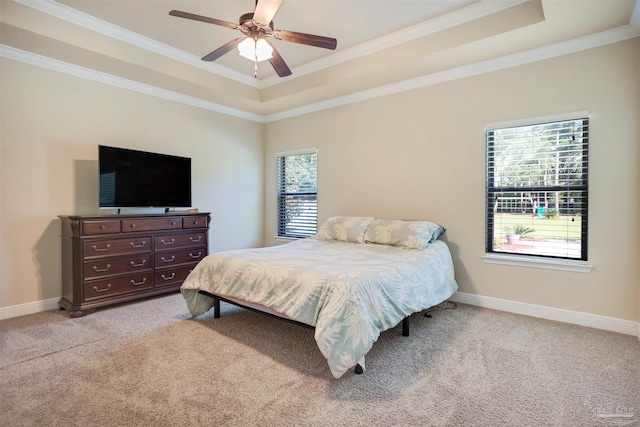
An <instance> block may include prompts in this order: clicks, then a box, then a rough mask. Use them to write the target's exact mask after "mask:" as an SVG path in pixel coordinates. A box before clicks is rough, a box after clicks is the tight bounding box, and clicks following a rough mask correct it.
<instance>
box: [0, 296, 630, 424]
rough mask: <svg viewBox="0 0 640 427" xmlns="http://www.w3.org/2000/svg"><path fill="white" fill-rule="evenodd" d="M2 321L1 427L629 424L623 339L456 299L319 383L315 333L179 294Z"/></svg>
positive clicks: (388, 335)
mask: <svg viewBox="0 0 640 427" xmlns="http://www.w3.org/2000/svg"><path fill="white" fill-rule="evenodd" d="M66 316H67V313H66V312H64V311H62V312H59V311H49V312H44V313H38V314H33V315H28V316H22V317H18V318H13V319H6V320H2V321H0V425H2V426H32V425H40V426H49V425H89V426H138V425H140V426H143V425H144V426H176V425H182V426H192V425H193V426H200V425H203V426H204V425H207V426H253V425H255V426H298V425H300V426H302V425H308V426H590V425H593V426H596V425H599V426H602V425H605V426H606V425H624V424H623V423H626V425H631V426H633V425H636V426H640V342H639V341H638V339H637V337H633V336H627V335H621V334H617V333H612V332H606V331H600V330H595V329H590V328H585V327H579V326H574V325H568V324H564V323H560V322H552V321H546V320H541V319H535V318H530V317H525V316H520V315H515V314H509V313H504V312H499V311H494V310H489V309H484V308H478V307H473V306H468V305H463V304H458V308H457V309H456V310H445V311H440V312H435V313H434V315H433V318H431V319H429V318H426V317H424V316H423V315H422V314H414V315H413V316H412V317H411V335H410V336H409V337H403V336H402V335H401V327H400V326H397V327H395V328H393V329H391V330H389V331H386V332H384V333H383V334H382V335H381V336H380V339H379V340H378V342H377V343H376V344H375V345H374V347H373V349H372V350H371V351H370V353H369V354H368V355H367V357H366V366H367V371H366V372H365V373H364V374H363V375H356V374H354V373H353V372H349V373H347V374H345V375H344V376H343V377H342V378H340V379H334V378H333V377H332V376H331V373H330V371H329V368H328V366H327V364H326V361H325V359H324V358H323V356H322V355H321V353H320V351H319V350H318V348H317V346H316V343H315V341H314V338H313V330H311V329H308V328H304V327H301V326H298V325H294V324H291V323H287V322H284V321H281V320H278V319H274V318H271V317H269V316H266V315H264V314H260V313H255V312H252V311H247V310H243V309H240V308H238V307H234V306H231V305H227V304H225V303H223V304H222V317H221V318H220V319H214V318H213V313H212V312H209V313H207V314H205V315H203V316H200V317H199V318H196V319H192V318H191V317H190V315H189V313H188V311H187V308H186V304H185V302H184V300H183V298H182V296H181V295H179V294H172V295H169V296H165V297H159V298H154V299H148V300H145V301H141V302H136V303H131V304H123V305H119V306H116V307H111V308H104V309H99V310H97V311H96V312H95V313H93V314H90V315H88V316H86V317H83V318H78V319H69V318H68V317H66Z"/></svg>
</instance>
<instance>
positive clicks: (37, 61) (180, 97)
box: [0, 44, 264, 123]
mask: <svg viewBox="0 0 640 427" xmlns="http://www.w3.org/2000/svg"><path fill="white" fill-rule="evenodd" d="M0 57H1V58H7V59H13V60H15V61H19V62H24V63H26V64H30V65H35V66H37V67H42V68H46V69H48V70H52V71H57V72H60V73H64V74H69V75H72V76H75V77H80V78H83V79H87V80H92V81H94V82H98V83H104V84H107V85H110V86H115V87H119V88H122V89H126V90H130V91H133V92H138V93H142V94H145V95H150V96H154V97H156V98H161V99H165V100H168V101H173V102H178V103H181V104H186V105H191V106H193V107H198V108H202V109H205V110H209V111H215V112H216V113H221V114H226V115H228V116H234V117H239V118H242V119H247V120H252V121H255V122H260V123H264V117H263V116H261V115H259V114H254V113H250V112H248V111H244V110H239V109H237V108H231V107H228V106H226V105H222V104H217V103H215V102H211V101H206V100H204V99H201V98H196V97H194V96H189V95H184V94H182V93H178V92H173V91H170V90H166V89H162V88H159V87H156V86H151V85H148V84H144V83H140V82H136V81H134V80H129V79H125V78H122V77H118V76H114V75H112V74H107V73H103V72H101V71H96V70H92V69H90V68H85V67H80V66H78V65H75V64H70V63H68V62H63V61H59V60H57V59H53V58H49V57H46V56H42V55H38V54H35V53H32V52H27V51H24V50H20V49H16V48H14V47H11V46H7V45H3V44H0Z"/></svg>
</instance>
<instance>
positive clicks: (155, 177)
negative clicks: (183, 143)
mask: <svg viewBox="0 0 640 427" xmlns="http://www.w3.org/2000/svg"><path fill="white" fill-rule="evenodd" d="M98 169H99V174H100V178H99V200H100V202H99V207H100V208H118V209H119V208H165V209H166V208H185V207H191V159H190V158H188V157H178V156H171V155H167V154H160V153H150V152H146V151H138V150H130V149H126V148H118V147H108V146H104V145H99V146H98Z"/></svg>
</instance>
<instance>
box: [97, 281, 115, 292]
mask: <svg viewBox="0 0 640 427" xmlns="http://www.w3.org/2000/svg"><path fill="white" fill-rule="evenodd" d="M109 289H111V283H108V284H107V287H106V288H102V289H98V287H97V286H94V287H93V290H94V291H96V292H107V291H108V290H109Z"/></svg>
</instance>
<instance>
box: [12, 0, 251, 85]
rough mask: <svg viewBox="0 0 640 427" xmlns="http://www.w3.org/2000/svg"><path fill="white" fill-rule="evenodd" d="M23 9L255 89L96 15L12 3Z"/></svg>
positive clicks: (53, 5)
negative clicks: (24, 7) (25, 7)
mask: <svg viewBox="0 0 640 427" xmlns="http://www.w3.org/2000/svg"><path fill="white" fill-rule="evenodd" d="M12 1H14V2H16V3H19V4H21V5H23V6H27V7H30V8H32V9H35V10H37V11H39V12H42V13H46V14H48V15H51V16H53V17H55V18H59V19H62V20H64V21H68V22H71V23H73V24H76V25H79V26H81V27H85V28H88V29H90V30H92V31H95V32H98V33H101V34H104V35H106V36H108V37H111V38H113V39H116V40H120V41H122V42H125V43H128V44H131V45H133V46H137V47H139V48H142V49H145V50H148V51H150V52H153V53H157V54H158V55H162V56H165V57H167V58H170V59H173V60H176V61H180V62H182V63H185V64H187V65H190V66H193V67H197V68H200V69H203V70H205V71H208V72H211V73H214V74H217V75H220V76H222V77H225V78H228V79H230V80H233V81H236V82H238V83H242V84H245V85H247V86H251V87H254V88H258V82H257V81H255V79H254V78H253V77H251V76H248V75H245V74H243V73H239V72H237V71H233V70H231V69H229V68H227V67H223V66H221V65H219V64H216V63H213V62H204V61H202V60H201V59H200V58H198V57H197V56H195V55H192V54H190V53H187V52H185V51H182V50H180V49H176V48H174V47H171V46H169V45H166V44H164V43H160V42H158V41H157V40H153V39H150V38H148V37H145V36H142V35H140V34H138V33H135V32H133V31H129V30H126V29H124V28H122V27H119V26H117V25H114V24H111V23H110V22H107V21H104V20H102V19H98V18H96V17H95V16H92V15H89V14H86V13H84V12H80V11H79V10H76V9H73V8H71V7H69V6H66V5H64V4H61V3H58V2H56V1H54V0H12Z"/></svg>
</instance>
